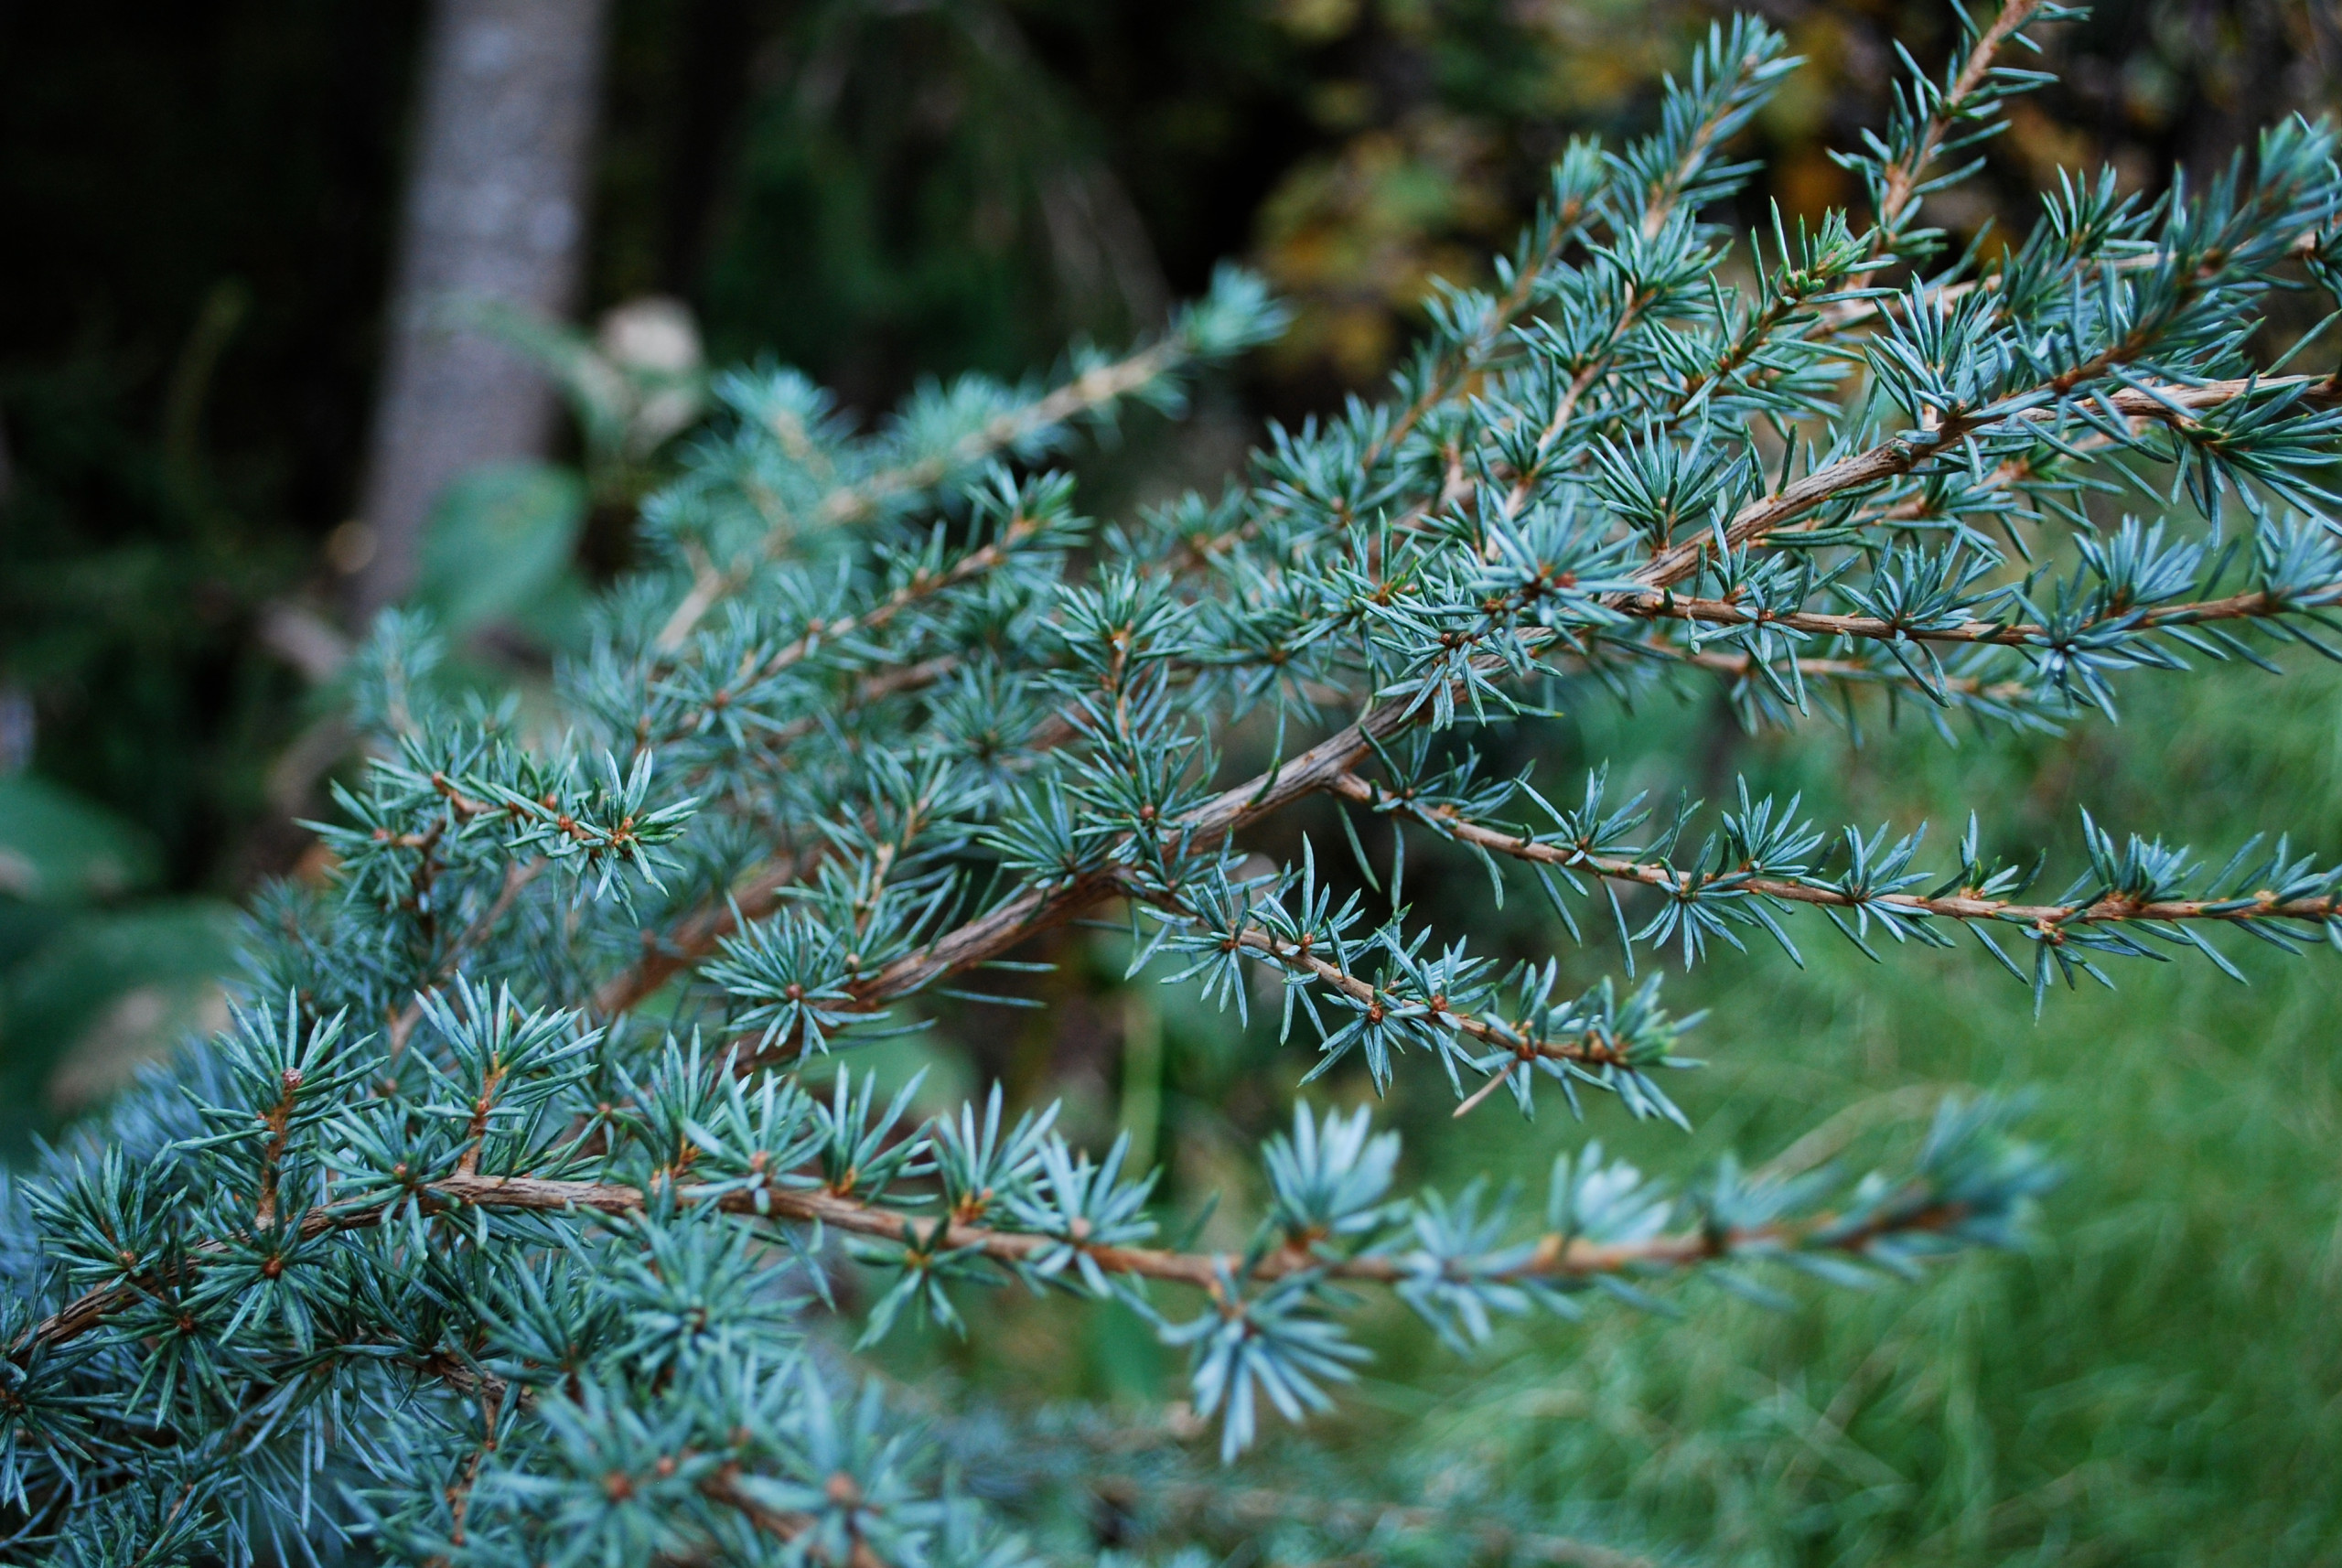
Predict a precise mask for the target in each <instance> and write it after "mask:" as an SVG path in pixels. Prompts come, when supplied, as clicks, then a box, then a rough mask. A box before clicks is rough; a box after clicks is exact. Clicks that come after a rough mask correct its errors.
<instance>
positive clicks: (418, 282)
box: [351, 0, 608, 618]
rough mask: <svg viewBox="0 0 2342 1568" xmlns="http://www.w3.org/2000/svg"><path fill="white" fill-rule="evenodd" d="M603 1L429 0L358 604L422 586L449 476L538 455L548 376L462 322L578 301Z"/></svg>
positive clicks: (562, 310) (370, 605) (355, 591)
mask: <svg viewBox="0 0 2342 1568" xmlns="http://www.w3.org/2000/svg"><path fill="white" fill-rule="evenodd" d="M607 11H608V0H435V5H433V10H432V21H431V32H430V38H429V39H428V41H427V42H426V44H425V46H424V63H423V79H422V82H421V88H420V93H419V100H418V113H417V114H416V118H415V124H414V140H413V152H412V154H411V162H410V165H409V172H408V177H407V192H406V210H405V214H404V217H403V227H402V233H401V235H400V240H399V253H398V259H397V263H396V265H397V271H396V274H395V279H394V282H393V285H392V297H391V306H390V312H389V316H388V317H387V320H386V324H385V327H386V330H385V339H386V341H385V344H384V350H385V351H384V354H383V364H382V379H381V385H380V388H379V390H378V392H377V394H376V398H375V412H374V428H373V435H372V439H371V450H370V452H369V454H368V459H367V473H366V478H365V483H364V492H363V495H362V498H361V501H360V518H361V520H362V521H364V522H365V523H366V524H367V525H368V527H369V528H370V529H371V540H372V549H371V553H370V554H369V555H368V556H367V557H366V558H365V559H364V562H363V564H362V565H360V566H359V568H358V570H357V572H356V574H355V576H354V578H353V581H352V584H351V589H352V592H351V599H352V606H351V607H352V608H353V609H354V610H355V611H356V612H357V613H358V615H359V616H360V617H361V618H362V617H366V616H371V614H372V613H373V612H374V611H375V610H377V609H379V608H381V607H382V606H384V605H386V604H390V603H392V602H394V601H395V600H397V599H398V598H399V597H400V596H403V594H404V593H405V592H406V591H407V589H408V588H409V587H410V586H412V585H413V584H414V575H415V566H416V555H417V546H418V544H419V542H420V540H421V537H422V532H423V524H424V518H425V516H426V515H427V514H428V512H429V510H430V508H431V504H432V502H433V501H434V500H435V499H436V498H437V496H438V494H439V491H440V489H442V488H443V487H444V486H445V485H446V483H447V481H448V480H450V479H452V478H455V477H456V476H457V475H458V474H460V473H462V472H463V471H464V470H465V469H467V468H469V467H473V466H474V465H476V464H479V463H484V462H491V461H495V460H497V459H500V458H510V457H529V456H538V455H540V454H541V453H542V452H543V449H544V446H545V443H546V441H547V439H548V437H549V436H550V435H551V431H552V423H553V412H554V411H553V389H552V387H551V385H550V384H549V383H548V382H547V381H545V380H544V378H543V376H542V375H541V374H539V373H538V372H537V371H536V370H535V368H534V367H532V365H531V364H529V363H528V361H527V360H524V359H522V358H521V356H520V355H519V354H517V353H516V352H514V351H513V350H512V349H510V348H509V347H507V346H505V345H503V344H501V343H500V342H498V341H497V340H496V339H495V338H492V337H489V336H487V335H485V334H483V333H481V332H480V331H478V330H476V329H467V328H462V327H461V326H459V325H458V324H457V322H455V321H453V320H451V318H450V306H460V305H461V304H462V303H464V302H478V301H494V302H497V303H499V304H500V305H503V306H510V307H513V308H515V309H518V310H521V311H524V312H527V313H529V314H531V315H534V316H537V317H543V318H547V319H557V318H559V317H563V316H565V315H566V314H567V313H568V312H569V311H570V309H571V308H572V307H573V306H575V302H576V295H577V289H578V283H579V277H580V274H581V272H582V263H583V260H584V256H585V198H586V191H587V184H588V180H589V177H590V168H589V164H588V155H589V151H590V147H589V144H590V142H591V140H592V135H593V130H594V121H595V113H596V102H597V99H598V94H599V86H600V77H601V70H602V53H603V39H604V33H605V24H606V21H607Z"/></svg>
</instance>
